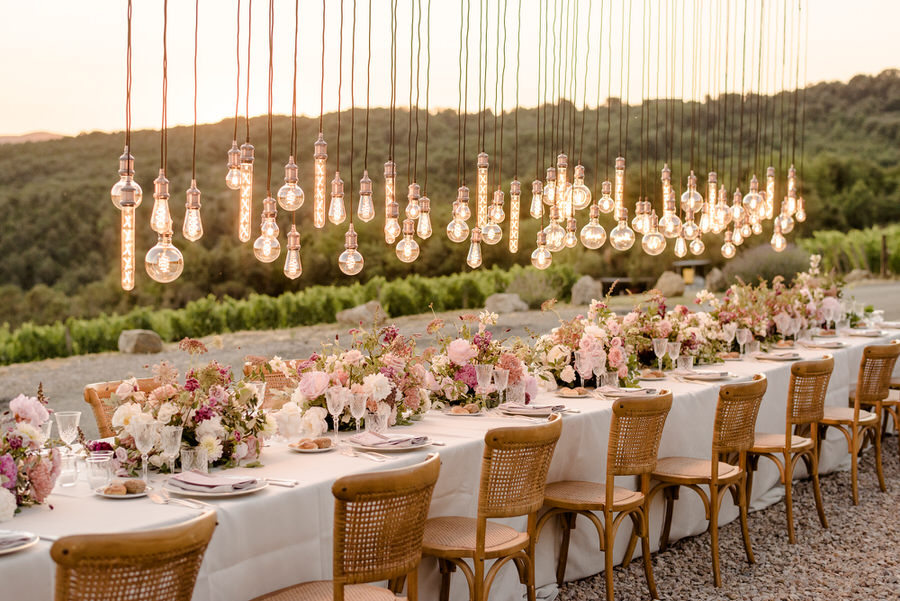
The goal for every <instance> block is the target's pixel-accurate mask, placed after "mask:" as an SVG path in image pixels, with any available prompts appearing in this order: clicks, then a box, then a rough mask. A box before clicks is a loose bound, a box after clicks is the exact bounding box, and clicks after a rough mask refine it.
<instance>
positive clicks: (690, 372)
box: [672, 369, 731, 378]
mask: <svg viewBox="0 0 900 601" xmlns="http://www.w3.org/2000/svg"><path fill="white" fill-rule="evenodd" d="M672 373H674V374H675V375H678V376H683V377H685V378H692V377H699V378H724V377H726V376H729V375H731V374H730V372H727V371H715V370H699V369H676V370H675V371H673V372H672Z"/></svg>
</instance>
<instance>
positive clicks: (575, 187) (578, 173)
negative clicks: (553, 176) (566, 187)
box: [572, 165, 593, 211]
mask: <svg viewBox="0 0 900 601" xmlns="http://www.w3.org/2000/svg"><path fill="white" fill-rule="evenodd" d="M573 175H574V181H573V182H572V207H573V208H574V209H575V210H576V211H580V210H582V209H585V208H587V207H588V206H589V205H590V204H591V201H592V200H593V195H592V194H591V189H590V188H588V187H587V185H585V183H584V165H575V171H574V173H573Z"/></svg>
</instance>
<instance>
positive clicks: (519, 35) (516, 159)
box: [429, 0, 522, 179]
mask: <svg viewBox="0 0 900 601" xmlns="http://www.w3.org/2000/svg"><path fill="white" fill-rule="evenodd" d="M430 1H431V0H429V2H430ZM517 14H519V15H520V18H519V19H518V20H517V21H516V118H515V130H516V137H515V142H516V144H515V151H514V152H513V179H519V66H520V64H521V53H522V19H521V14H522V0H519V11H518V13H517Z"/></svg>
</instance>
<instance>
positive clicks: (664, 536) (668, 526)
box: [648, 486, 679, 551]
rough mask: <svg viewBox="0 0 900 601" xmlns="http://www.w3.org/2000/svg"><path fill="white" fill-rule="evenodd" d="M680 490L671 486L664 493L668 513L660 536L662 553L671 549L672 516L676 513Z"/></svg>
mask: <svg viewBox="0 0 900 601" xmlns="http://www.w3.org/2000/svg"><path fill="white" fill-rule="evenodd" d="M678 488H679V487H678V486H670V487H669V488H667V489H665V490H664V491H663V495H664V496H665V498H666V513H665V518H664V520H663V529H662V533H661V534H660V535H659V550H660V551H665V550H666V549H667V548H668V547H669V533H670V532H671V530H672V514H673V513H674V511H675V500H676V499H677V498H678ZM648 511H649V508H648Z"/></svg>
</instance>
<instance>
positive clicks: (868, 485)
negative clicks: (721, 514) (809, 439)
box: [558, 436, 900, 601]
mask: <svg viewBox="0 0 900 601" xmlns="http://www.w3.org/2000/svg"><path fill="white" fill-rule="evenodd" d="M884 451H885V452H884V470H885V478H886V480H887V487H888V492H887V493H881V492H879V490H878V480H877V478H876V476H875V464H874V460H873V456H874V452H873V450H872V449H871V448H869V449H867V450H866V451H865V452H864V456H863V459H862V461H861V464H860V465H861V466H860V483H859V485H860V494H859V496H860V504H859V505H858V506H853V505H852V503H851V500H850V474H849V472H838V473H834V474H829V475H826V476H823V477H822V478H821V480H820V482H821V485H822V497H823V500H824V503H825V513H826V515H827V517H828V525H829V528H828V529H827V530H825V529H823V528H822V527H821V525H820V524H819V519H818V515H817V514H816V510H815V502H814V500H813V493H812V483H811V482H810V481H795V488H794V490H795V491H796V492H795V496H794V525H795V527H796V533H797V544H795V545H791V544H788V541H787V531H786V524H785V515H784V503H778V504H776V505H772V506H770V507H768V508H766V509H764V510H762V511H758V512H755V513H752V514H751V515H750V536H751V539H752V541H753V552H754V554H755V555H756V564H754V565H750V564H748V563H747V558H746V555H745V554H744V545H743V542H742V539H741V529H740V522H739V521H738V520H735V521H734V522H731V523H730V524H728V525H727V526H724V527H722V528H720V530H719V532H720V538H719V548H720V552H721V568H722V588H719V589H717V588H715V587H714V586H713V585H712V559H711V557H710V549H709V534H708V533H704V534H702V535H700V536H694V537H689V538H685V539H682V540H680V541H678V542H677V543H675V544H674V545H671V546H670V547H669V549H667V550H666V551H665V552H664V553H658V554H656V555H654V556H653V575H654V577H655V578H656V586H657V589H658V591H659V594H660V598H662V599H673V600H675V599H677V600H679V601H681V600H690V601H704V600H720V599H742V600H752V601H807V600H811V599H822V600H833V599H840V600H841V601H850V600H859V601H863V600H865V601H870V600H876V599H878V600H881V599H884V600H887V599H892V600H896V599H898V598H900V532H898V530H897V524H898V521H897V508H898V507H900V461H898V456H897V438H896V437H895V436H888V437H887V438H886V440H885V448H884ZM685 494H691V493H685ZM614 591H615V597H616V599H617V601H630V600H633V599H648V598H649V592H648V590H647V584H646V580H645V579H644V571H643V564H642V563H641V561H640V559H638V560H637V561H633V562H632V563H631V565H630V566H629V567H628V569H624V570H623V569H622V568H621V567H617V568H615V581H614ZM605 595H606V587H605V584H604V579H603V574H602V573H600V574H597V575H596V576H593V577H591V578H586V579H584V580H579V581H576V582H570V583H567V584H566V585H564V586H563V588H562V589H561V591H560V595H559V598H558V601H586V600H588V599H590V600H593V599H600V598H605Z"/></svg>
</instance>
